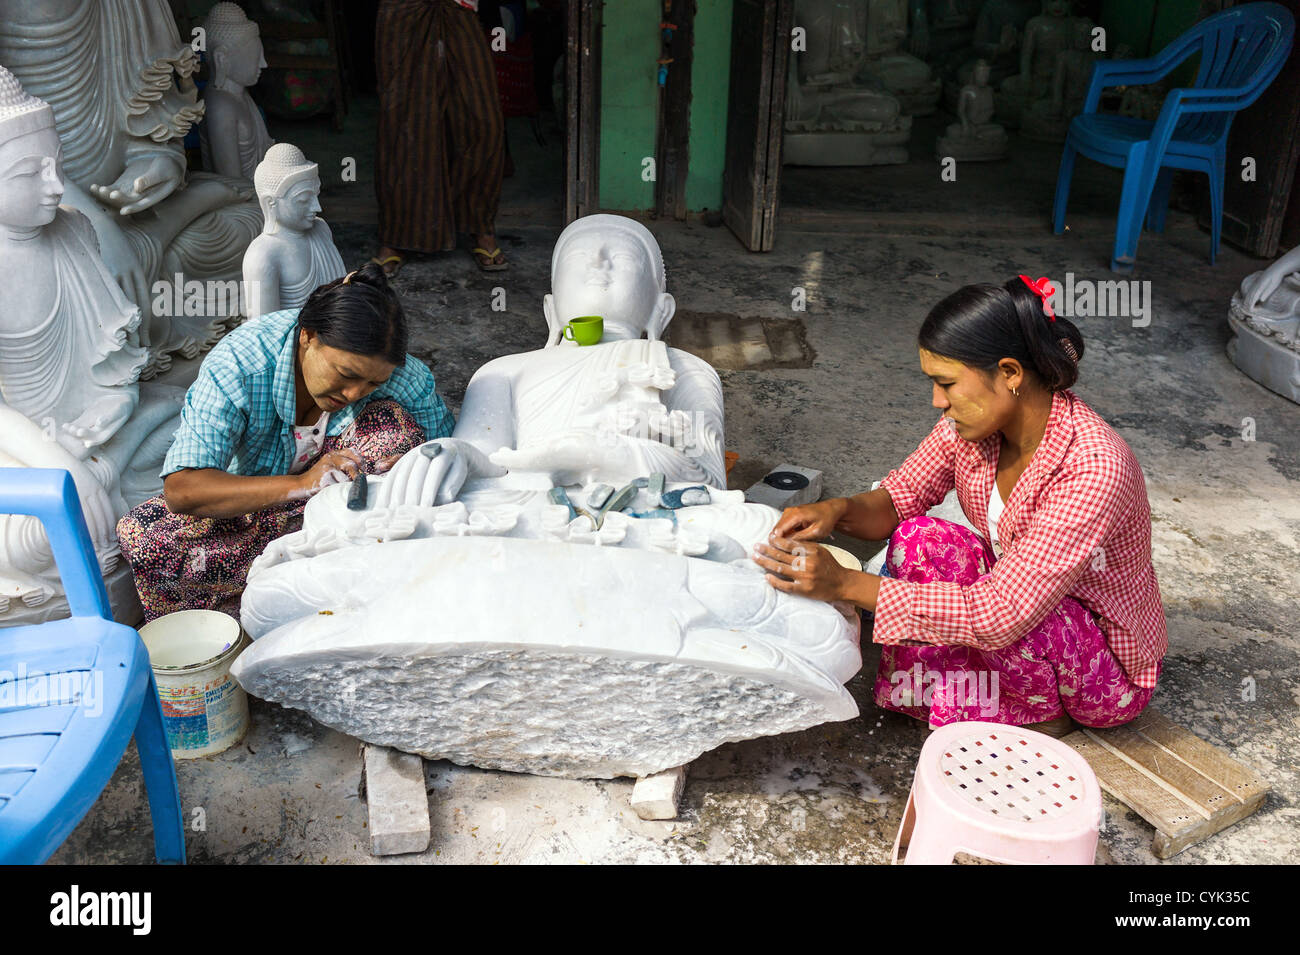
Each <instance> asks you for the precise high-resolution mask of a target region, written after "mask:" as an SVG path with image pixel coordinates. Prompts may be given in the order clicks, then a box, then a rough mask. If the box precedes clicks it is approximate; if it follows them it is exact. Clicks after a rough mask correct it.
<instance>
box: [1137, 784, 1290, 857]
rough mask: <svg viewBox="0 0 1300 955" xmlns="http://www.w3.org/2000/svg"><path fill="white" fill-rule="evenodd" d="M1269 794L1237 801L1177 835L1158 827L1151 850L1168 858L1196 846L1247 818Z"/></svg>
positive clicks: (1159, 855)
mask: <svg viewBox="0 0 1300 955" xmlns="http://www.w3.org/2000/svg"><path fill="white" fill-rule="evenodd" d="M1267 795H1268V794H1267V793H1260V794H1259V795H1257V796H1255V797H1254V798H1253V799H1251V800H1249V801H1248V802H1244V803H1237V804H1235V805H1234V806H1232V807H1231V808H1230V809H1228V810H1226V811H1225V812H1221V813H1219V814H1217V815H1216V816H1214V817H1213V818H1212V819H1206V820H1205V821H1204V822H1202V823H1200V824H1198V825H1195V826H1193V827H1192V828H1190V829H1184V830H1183V831H1182V832H1180V833H1178V834H1177V835H1169V834H1168V833H1164V832H1161V831H1160V830H1159V829H1157V830H1156V835H1155V838H1154V839H1153V840H1151V851H1152V852H1154V853H1155V856H1156V858H1157V859H1168V858H1169V857H1170V856H1174V855H1177V854H1178V853H1180V852H1182V851H1183V850H1184V849H1186V848H1187V847H1188V846H1194V845H1196V843H1198V842H1200V841H1201V840H1203V839H1208V838H1209V837H1210V836H1212V835H1214V834H1215V833H1216V832H1222V831H1223V830H1224V829H1227V828H1228V827H1229V826H1230V825H1232V824H1233V823H1234V822H1240V821H1241V820H1242V819H1245V818H1246V817H1247V816H1249V815H1251V814H1252V813H1253V812H1255V810H1257V809H1258V808H1259V807H1260V806H1261V805H1263V803H1264V797H1265V796H1267Z"/></svg>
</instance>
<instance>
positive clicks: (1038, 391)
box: [754, 276, 1169, 734]
mask: <svg viewBox="0 0 1300 955" xmlns="http://www.w3.org/2000/svg"><path fill="white" fill-rule="evenodd" d="M1050 292H1051V288H1050V286H1049V285H1048V284H1047V282H1046V280H1044V279H1040V280H1038V281H1037V282H1034V281H1033V280H1031V279H1029V278H1028V277H1026V276H1020V277H1018V278H1015V279H1012V280H1011V281H1009V282H1007V283H1006V284H1005V285H1002V286H996V285H968V286H965V287H963V288H961V289H958V290H957V291H956V292H954V293H953V294H951V295H949V296H948V297H947V298H945V299H944V300H943V301H941V302H940V303H939V304H938V305H936V306H935V307H934V308H933V309H932V310H931V311H930V314H929V315H928V316H927V317H926V320H925V322H924V324H923V325H922V326H921V331H920V334H919V336H918V341H919V345H920V354H921V369H922V370H923V371H924V372H925V374H926V375H927V376H928V377H929V378H930V379H931V380H932V381H933V382H934V392H933V403H934V406H935V407H936V408H939V409H941V410H942V412H943V416H942V417H941V418H940V419H939V421H938V422H937V423H936V424H935V426H934V429H933V430H932V431H931V432H930V434H929V435H928V436H927V437H926V438H925V440H924V441H922V442H921V444H920V446H919V447H918V448H917V449H916V451H914V452H913V453H912V454H911V455H910V456H909V457H908V458H907V460H906V461H904V462H903V464H902V466H900V467H899V468H897V469H895V470H893V471H891V472H890V473H889V475H888V476H887V477H886V478H885V479H884V480H883V481H882V482H881V485H880V487H879V488H878V489H876V490H873V491H869V492H866V493H864V494H858V495H856V496H854V497H850V498H836V499H833V500H828V501H820V502H818V503H816V504H810V505H807V506H804V507H794V508H788V509H787V510H786V511H785V513H784V514H783V515H782V516H781V519H780V520H779V521H778V522H777V525H776V528H775V529H774V530H773V532H772V537H771V540H770V542H769V543H768V544H767V545H759V546H758V548H757V549H756V552H755V555H754V560H755V561H756V562H757V563H758V564H759V565H760V566H762V567H763V568H764V569H766V570H767V571H768V572H769V573H768V581H769V582H770V583H771V584H772V586H773V587H776V588H777V589H779V590H783V591H786V592H787V593H797V594H803V595H805V596H808V597H813V598H816V599H822V600H844V601H849V602H851V603H854V604H856V605H857V606H859V607H861V608H863V609H864V610H867V611H872V612H874V615H875V620H874V630H873V634H872V639H873V640H874V641H875V642H876V643H879V644H882V650H881V658H880V669H879V671H878V673H877V676H876V684H875V697H876V703H877V705H879V706H881V707H884V708H886V709H891V710H896V711H898V712H902V713H908V714H910V715H912V716H915V717H917V718H920V719H925V720H928V721H929V723H930V725H931V726H942V725H944V724H945V723H951V722H954V721H957V720H990V721H993V722H1002V723H1011V724H1015V725H1034V726H1035V728H1038V729H1043V730H1045V731H1047V732H1053V733H1056V734H1059V733H1061V732H1064V731H1065V730H1067V729H1068V728H1069V727H1070V725H1071V721H1072V720H1073V721H1077V722H1078V723H1082V724H1083V725H1085V726H1115V725H1118V724H1120V723H1125V722H1128V721H1129V720H1131V719H1133V717H1135V716H1136V715H1137V714H1138V713H1139V712H1141V710H1142V709H1143V708H1144V707H1145V706H1146V705H1147V702H1148V701H1149V700H1150V698H1151V694H1152V692H1153V691H1154V689H1155V686H1156V681H1157V680H1158V678H1159V676H1160V669H1161V664H1162V661H1163V659H1164V655H1165V651H1166V650H1167V649H1168V646H1169V640H1168V635H1167V633H1166V631H1165V618H1164V608H1163V606H1162V605H1161V602H1160V587H1159V585H1158V583H1157V582H1156V575H1155V570H1154V569H1153V567H1152V565H1151V509H1150V506H1149V504H1148V502H1147V495H1146V483H1145V481H1144V479H1143V476H1142V469H1141V468H1140V467H1139V466H1138V462H1137V459H1136V458H1135V457H1134V456H1133V452H1132V451H1131V450H1130V448H1129V446H1128V444H1127V443H1125V441H1124V439H1123V438H1121V437H1120V436H1119V435H1118V434H1116V433H1115V431H1114V430H1112V429H1111V427H1110V426H1109V425H1107V424H1106V422H1105V421H1103V420H1102V419H1101V418H1100V417H1099V416H1098V415H1097V413H1096V412H1094V411H1093V410H1092V409H1091V408H1089V407H1088V406H1087V405H1086V404H1084V402H1083V401H1082V400H1081V399H1079V398H1078V397H1077V396H1076V395H1075V394H1074V393H1073V392H1071V391H1070V390H1069V388H1070V386H1071V385H1073V384H1074V382H1075V379H1076V378H1077V377H1078V361H1079V359H1080V358H1081V357H1082V356H1083V337H1082V336H1081V335H1080V334H1079V330H1078V329H1077V328H1076V327H1075V326H1074V325H1073V324H1072V323H1071V322H1069V321H1067V320H1066V319H1064V318H1060V317H1058V316H1056V315H1055V314H1053V312H1052V309H1051V307H1050ZM954 487H955V488H956V490H957V498H958V500H959V501H960V502H961V507H962V511H963V512H964V513H965V515H966V518H967V520H969V521H970V523H971V524H972V525H973V526H974V528H975V531H974V532H972V531H971V530H970V529H969V528H966V527H962V526H959V525H957V524H953V523H951V522H948V521H944V520H941V519H938V518H933V517H927V516H925V514H926V511H928V510H929V509H930V508H932V507H934V506H935V505H936V504H938V503H939V502H940V501H941V500H943V498H944V496H945V495H946V494H947V493H948V491H950V490H951V489H953V488H954ZM832 531H838V532H841V533H845V534H849V535H852V536H854V537H859V538H863V539H866V540H882V539H884V538H889V547H888V551H887V557H886V560H885V565H884V568H883V572H882V574H881V575H880V576H876V575H874V574H868V573H863V572H860V571H852V570H847V569H845V568H843V567H841V566H840V565H839V564H838V563H836V562H835V560H834V559H833V558H832V557H831V556H830V554H829V552H827V551H825V550H823V549H822V548H820V547H817V546H816V545H813V544H809V543H806V542H809V541H813V540H817V539H820V538H824V537H827V536H829V535H830V533H831V532H832Z"/></svg>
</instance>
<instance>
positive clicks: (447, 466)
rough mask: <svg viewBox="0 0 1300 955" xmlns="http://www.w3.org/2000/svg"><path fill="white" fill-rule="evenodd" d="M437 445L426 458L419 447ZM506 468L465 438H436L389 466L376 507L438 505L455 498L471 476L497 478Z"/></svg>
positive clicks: (447, 502) (408, 452) (413, 449)
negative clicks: (437, 451) (438, 448)
mask: <svg viewBox="0 0 1300 955" xmlns="http://www.w3.org/2000/svg"><path fill="white" fill-rule="evenodd" d="M430 445H438V446H440V447H441V448H442V450H441V451H440V452H439V453H438V454H437V455H435V456H434V457H429V455H428V454H426V453H425V451H423V450H422V449H423V448H425V447H427V446H430ZM505 473H506V472H505V469H504V468H502V467H498V466H497V465H495V464H493V463H492V462H491V461H490V460H488V456H487V455H486V454H484V453H483V452H482V451H480V450H479V449H478V448H477V447H475V446H474V445H473V444H471V443H470V442H468V441H462V440H459V439H457V438H437V439H436V440H434V441H426V442H425V443H424V444H423V445H420V446H419V447H415V448H412V449H411V450H410V451H407V452H406V453H405V454H404V455H402V456H401V458H399V459H398V461H397V463H396V464H393V465H392V466H391V469H390V470H389V472H388V476H387V477H386V478H385V479H384V483H383V486H382V487H381V488H380V489H379V498H378V501H377V506H378V507H396V506H397V505H399V504H418V505H420V506H422V507H438V506H441V505H443V504H449V503H451V502H452V501H454V500H456V497H457V496H458V495H459V494H460V489H461V487H462V486H463V485H464V484H465V482H466V481H467V480H469V479H470V478H481V477H500V476H501V475H503V474H505Z"/></svg>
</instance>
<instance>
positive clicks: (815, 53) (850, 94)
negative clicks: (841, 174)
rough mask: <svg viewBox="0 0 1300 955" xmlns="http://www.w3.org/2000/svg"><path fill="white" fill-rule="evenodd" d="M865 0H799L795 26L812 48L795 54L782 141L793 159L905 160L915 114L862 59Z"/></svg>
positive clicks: (844, 162) (837, 162) (839, 162)
mask: <svg viewBox="0 0 1300 955" xmlns="http://www.w3.org/2000/svg"><path fill="white" fill-rule="evenodd" d="M864 13H865V7H863V6H862V5H861V2H860V0H858V2H856V3H855V2H854V0H798V2H797V3H796V4H795V26H797V27H802V28H803V29H804V30H805V31H806V37H805V39H806V44H807V49H806V50H803V51H796V52H792V53H791V54H790V69H789V74H788V77H787V92H786V105H785V119H786V121H785V128H786V135H785V140H784V144H783V147H782V150H783V152H782V157H783V161H784V162H785V163H786V164H788V165H830V166H871V165H881V164H886V163H904V162H907V141H908V139H909V138H910V137H911V134H912V118H911V117H910V116H904V115H902V108H901V106H900V104H899V102H898V100H897V99H896V98H895V97H894V96H892V95H890V94H889V93H887V92H885V91H884V89H883V88H882V87H880V85H879V84H878V83H877V84H876V85H874V86H873V85H867V84H866V83H865V82H863V81H860V80H859V79H857V76H858V72H859V70H860V69H861V68H862V66H863V64H864V50H865V40H864V38H863V35H862V33H861V27H862V26H863V25H864V24H865V18H864V16H863V14H864Z"/></svg>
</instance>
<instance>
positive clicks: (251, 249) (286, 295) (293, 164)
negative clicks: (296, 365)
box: [244, 143, 347, 318]
mask: <svg viewBox="0 0 1300 955" xmlns="http://www.w3.org/2000/svg"><path fill="white" fill-rule="evenodd" d="M253 183H254V185H255V186H256V188H257V201H258V202H259V203H261V206H262V216H263V218H264V219H265V223H266V224H265V225H264V226H263V227H262V234H261V235H259V236H258V237H257V238H256V239H254V240H253V241H252V242H251V243H250V244H249V246H248V251H247V252H245V253H244V303H245V309H246V313H247V315H248V316H249V317H250V318H252V317H255V316H258V315H265V314H266V313H267V312H274V311H276V310H277V309H281V308H297V307H298V306H300V305H302V304H303V303H304V302H306V301H307V297H308V296H309V295H311V293H312V292H313V291H315V289H316V288H317V287H318V286H320V285H324V284H325V283H326V282H332V281H334V280H335V279H336V278H339V277H341V276H343V275H345V274H346V273H347V269H346V268H345V267H344V265H343V257H342V256H341V255H339V250H338V249H337V248H335V247H334V237H333V235H332V234H331V233H330V227H329V226H328V225H326V224H325V220H324V219H322V218H320V216H319V215H318V213H319V212H320V202H319V196H320V176H319V175H318V169H317V166H316V164H315V163H314V162H309V161H308V159H307V157H306V156H304V155H303V154H302V150H301V149H299V148H298V147H297V146H294V145H292V144H290V143H276V144H275V145H274V146H272V147H271V148H270V149H269V150H268V151H267V153H266V158H265V159H263V160H262V161H261V163H259V164H258V167H257V172H256V173H255V174H254V176H253Z"/></svg>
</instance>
